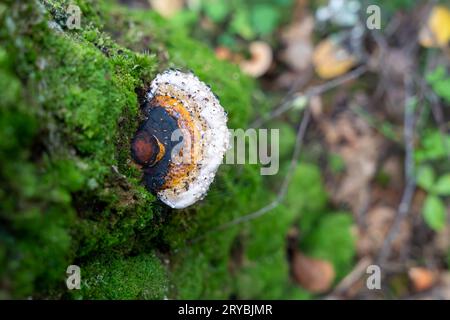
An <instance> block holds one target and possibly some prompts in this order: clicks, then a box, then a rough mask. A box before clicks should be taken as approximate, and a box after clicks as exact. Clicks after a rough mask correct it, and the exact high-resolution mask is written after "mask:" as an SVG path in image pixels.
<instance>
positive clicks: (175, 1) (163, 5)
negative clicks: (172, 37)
mask: <svg viewBox="0 0 450 320" xmlns="http://www.w3.org/2000/svg"><path fill="white" fill-rule="evenodd" d="M148 2H149V3H150V5H151V7H152V8H153V10H155V11H156V12H158V13H159V14H160V15H161V16H163V17H165V18H170V17H173V16H174V15H175V14H176V13H177V12H179V11H180V10H181V9H182V8H183V0H148Z"/></svg>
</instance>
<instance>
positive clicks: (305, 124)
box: [190, 108, 311, 243]
mask: <svg viewBox="0 0 450 320" xmlns="http://www.w3.org/2000/svg"><path fill="white" fill-rule="evenodd" d="M310 118H311V111H310V110H309V108H306V109H305V111H304V114H303V118H302V121H301V123H300V126H299V128H298V131H297V138H296V143H295V148H294V152H293V154H292V159H291V163H290V165H289V170H288V172H287V174H286V176H285V177H284V180H283V184H282V186H281V188H280V190H279V192H278V194H277V196H276V198H275V199H274V200H273V201H272V202H270V203H269V204H268V205H266V206H264V207H262V208H261V209H259V210H257V211H255V212H252V213H250V214H247V215H244V216H240V217H238V218H236V219H234V220H231V221H229V222H227V223H225V224H222V225H220V226H219V227H217V228H215V229H212V230H210V231H208V232H207V233H205V234H203V235H201V236H200V237H197V238H195V239H193V240H191V241H190V242H191V243H195V242H197V241H199V240H201V239H204V238H205V237H206V236H207V235H209V234H211V233H215V232H219V231H223V230H226V229H228V228H230V227H233V226H236V225H239V224H242V223H245V222H248V221H250V220H254V219H257V218H259V217H262V216H263V215H265V214H266V213H268V212H270V211H272V210H273V209H275V208H276V207H277V206H278V205H279V204H280V203H281V202H282V201H283V199H284V197H285V196H286V193H287V190H288V187H289V184H290V182H291V177H292V172H293V171H294V170H295V168H296V166H297V162H298V159H299V157H300V151H301V148H302V145H303V139H304V137H305V133H306V129H307V127H308V124H309V121H310Z"/></svg>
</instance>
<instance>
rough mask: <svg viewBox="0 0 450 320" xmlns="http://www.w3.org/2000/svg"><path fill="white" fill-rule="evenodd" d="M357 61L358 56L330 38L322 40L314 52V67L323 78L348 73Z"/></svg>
mask: <svg viewBox="0 0 450 320" xmlns="http://www.w3.org/2000/svg"><path fill="white" fill-rule="evenodd" d="M356 62H357V59H356V57H354V56H353V55H352V54H350V53H349V52H348V51H347V50H346V49H345V48H343V47H341V46H340V45H339V44H338V43H337V42H336V41H335V40H332V39H329V38H328V39H325V40H323V41H321V42H320V43H319V44H318V45H317V47H316V49H315V50H314V53H313V64H314V68H315V69H316V72H317V74H318V75H319V77H321V78H323V79H330V78H335V77H338V76H340V75H342V74H344V73H346V72H347V71H349V70H350V69H351V68H352V67H353V66H355V65H356Z"/></svg>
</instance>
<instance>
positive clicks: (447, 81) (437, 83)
mask: <svg viewBox="0 0 450 320" xmlns="http://www.w3.org/2000/svg"><path fill="white" fill-rule="evenodd" d="M427 81H428V83H429V84H430V86H431V87H432V88H433V90H434V92H436V94H437V95H438V96H439V97H441V98H442V99H443V100H444V101H446V102H447V103H450V77H449V75H448V73H447V71H446V70H445V67H444V66H439V67H437V68H436V69H435V70H434V71H433V72H431V73H429V74H428V75H427Z"/></svg>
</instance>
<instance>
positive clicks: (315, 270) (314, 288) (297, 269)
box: [292, 252, 335, 293]
mask: <svg viewBox="0 0 450 320" xmlns="http://www.w3.org/2000/svg"><path fill="white" fill-rule="evenodd" d="M292 274H293V276H294V279H295V281H296V282H297V283H298V284H300V285H301V286H302V287H303V288H305V289H306V290H308V291H310V292H312V293H323V292H326V291H328V290H329V289H330V288H331V285H332V284H333V281H334V278H335V272H334V268H333V265H332V264H331V263H330V262H328V261H326V260H321V259H316V258H311V257H307V256H305V255H303V254H302V253H301V252H294V255H293V257H292Z"/></svg>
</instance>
